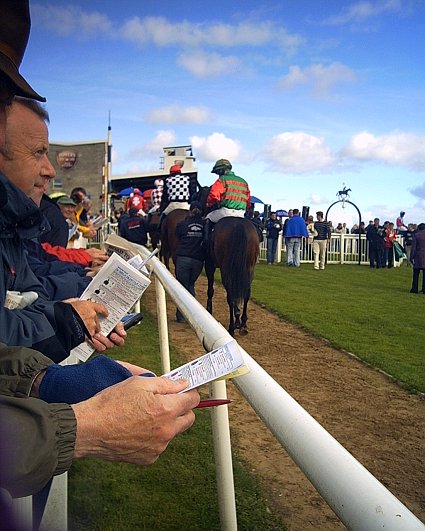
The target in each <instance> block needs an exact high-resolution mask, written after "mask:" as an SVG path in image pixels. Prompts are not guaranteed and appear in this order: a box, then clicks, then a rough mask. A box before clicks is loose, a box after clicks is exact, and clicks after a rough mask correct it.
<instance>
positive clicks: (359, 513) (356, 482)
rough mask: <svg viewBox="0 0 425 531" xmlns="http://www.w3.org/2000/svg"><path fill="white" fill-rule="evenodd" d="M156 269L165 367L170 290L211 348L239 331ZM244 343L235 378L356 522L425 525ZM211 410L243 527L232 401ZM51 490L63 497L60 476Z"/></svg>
mask: <svg viewBox="0 0 425 531" xmlns="http://www.w3.org/2000/svg"><path fill="white" fill-rule="evenodd" d="M138 247H139V249H140V251H141V253H142V255H144V256H147V254H148V253H149V251H148V250H147V249H146V248H145V247H142V246H138ZM149 269H150V270H151V272H152V273H153V275H154V276H155V285H156V289H157V313H158V325H159V334H160V352H161V362H162V369H163V372H166V371H168V370H169V369H170V361H169V344H168V325H167V313H166V297H165V293H166V292H167V293H168V295H169V297H170V298H171V299H172V301H173V303H174V304H176V305H177V306H178V307H179V309H180V311H181V312H182V314H183V315H184V317H185V319H186V321H187V322H188V323H189V324H190V326H191V327H192V329H193V331H194V332H195V334H196V335H197V337H198V339H199V341H200V343H201V345H202V346H203V347H204V348H205V349H206V350H208V351H209V350H213V349H214V348H216V347H219V346H221V345H223V344H224V343H226V342H228V341H229V340H230V339H232V338H231V336H230V335H229V334H228V332H227V330H225V328H224V327H223V326H222V325H221V324H220V323H218V322H217V321H216V320H215V319H214V318H213V317H212V316H211V315H210V314H209V313H208V312H207V311H206V309H205V308H204V307H203V306H202V305H201V304H200V303H199V302H198V301H197V300H196V299H194V298H193V297H192V296H191V295H190V293H189V292H188V291H187V290H186V289H184V288H183V286H182V285H181V284H180V283H179V282H178V281H177V280H176V279H175V278H174V277H173V275H172V274H171V273H170V272H169V271H168V270H167V269H166V268H165V266H164V265H163V264H162V263H161V262H160V261H159V260H158V259H157V258H153V259H152V260H151V262H150V265H149ZM241 350H242V352H243V354H244V357H245V361H246V363H247V365H248V366H249V368H250V372H249V373H248V374H246V375H244V376H239V377H238V378H235V379H233V383H234V384H235V385H236V387H237V388H238V389H239V391H240V392H241V393H242V395H243V396H244V397H245V399H246V400H247V401H248V403H249V404H250V405H251V406H252V407H253V408H254V410H255V411H256V413H257V414H258V416H259V417H260V418H261V419H262V421H263V422H264V424H265V425H266V426H267V427H268V428H269V429H270V431H271V432H272V433H273V435H274V436H275V437H276V439H277V440H278V441H279V442H280V444H281V445H282V446H283V448H284V449H285V450H286V452H287V453H288V454H289V455H290V457H291V458H292V459H293V460H294V462H295V463H296V464H297V465H298V466H299V468H300V469H301V470H302V471H303V472H304V474H305V475H306V476H307V477H308V478H309V480H310V481H311V483H312V484H313V486H314V487H315V488H316V490H317V491H318V492H319V493H320V494H321V496H322V497H323V498H324V499H325V501H326V502H327V503H328V505H329V506H330V507H331V508H332V509H333V511H334V512H335V513H336V515H337V516H338V517H339V518H340V520H341V521H342V522H343V523H344V524H345V525H346V526H347V527H348V528H349V529H354V530H359V531H364V530H365V529H367V530H372V529H388V530H394V531H410V530H425V525H424V524H423V523H422V522H421V521H420V520H419V519H418V518H417V517H416V516H415V515H414V514H413V513H411V512H410V511H409V510H408V509H407V507H405V506H404V505H403V504H402V503H401V502H400V501H399V500H398V499H397V498H396V497H395V496H394V495H393V494H391V492H389V491H388V490H387V489H386V488H385V487H384V486H383V485H382V484H381V483H380V482H379V481H378V480H377V479H376V478H375V477H374V476H372V474H370V472H368V471H367V470H366V469H365V468H364V467H363V466H362V465H361V464H360V463H359V462H358V461H357V460H356V459H355V458H354V457H353V456H352V455H351V454H350V453H349V452H348V451H347V450H345V449H344V448H343V447H342V446H341V445H340V444H339V443H338V442H337V441H336V440H335V439H334V438H333V437H332V436H331V435H330V434H329V433H328V432H327V431H326V430H325V429H324V428H323V427H322V426H321V425H320V424H319V423H318V422H317V421H316V420H315V419H314V418H313V417H311V415H310V414H309V413H308V412H307V411H306V410H304V409H303V408H302V407H301V406H300V405H299V404H298V403H297V402H296V401H295V400H294V399H293V398H292V397H291V396H290V395H289V394H288V393H287V392H286V391H285V390H284V389H283V388H282V387H281V386H280V385H279V384H278V383H277V382H276V381H275V380H274V379H273V378H272V377H271V376H270V375H269V374H268V373H267V372H266V371H265V370H264V369H263V368H262V367H261V366H260V365H259V364H258V363H257V362H256V361H255V360H254V359H253V358H252V357H251V356H250V355H249V354H248V353H247V352H246V351H245V350H243V349H241ZM210 394H211V396H212V397H213V398H226V383H225V382H224V381H219V382H213V383H212V384H211V385H210ZM277 406H278V407H277ZM211 414H212V429H213V437H214V454H215V463H216V477H217V485H218V487H217V490H218V499H219V508H220V521H221V528H222V529H223V530H226V531H237V517H236V504H235V495H234V484H233V469H232V456H231V441H230V428H229V419H228V410H227V406H220V407H218V408H213V410H212V411H211ZM62 483H63V482H62ZM60 488H61V489H62V492H61V496H62V497H61V498H60V497H59V499H61V500H62V503H61V504H59V503H57V504H56V508H55V511H54V513H53V518H52V511H49V510H48V509H49V502H48V505H47V510H46V513H45V515H44V517H43V523H44V522H45V521H49V523H50V527H49V529H50V528H52V529H53V528H58V529H59V528H60V529H66V526H64V525H63V524H62V525H60V527H54V523H55V521H57V520H58V518H59V519H60V518H63V515H64V514H65V515H66V497H67V493H66V488H64V486H63V484H62V485H61V487H60ZM50 496H56V498H58V494H57V492H55V490H54V484H53V487H52V489H51V495H50ZM49 500H50V497H49ZM64 507H65V511H64V510H63V508H64ZM59 509H60V510H59ZM55 514H56V518H55V516H54V515H55ZM42 528H43V526H42ZM45 529H47V527H45Z"/></svg>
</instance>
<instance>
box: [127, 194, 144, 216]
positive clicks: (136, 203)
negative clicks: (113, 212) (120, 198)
mask: <svg viewBox="0 0 425 531" xmlns="http://www.w3.org/2000/svg"><path fill="white" fill-rule="evenodd" d="M131 208H135V209H137V212H138V213H139V214H140V215H141V216H146V212H145V209H146V200H145V198H144V197H143V196H142V194H141V193H140V190H139V189H138V188H135V189H134V190H133V193H132V194H130V198H129V199H128V200H127V203H126V205H125V209H126V211H127V212H130V209H131Z"/></svg>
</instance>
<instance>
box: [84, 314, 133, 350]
mask: <svg viewBox="0 0 425 531" xmlns="http://www.w3.org/2000/svg"><path fill="white" fill-rule="evenodd" d="M126 337H127V332H126V331H125V330H124V324H123V323H122V322H121V321H120V322H119V323H118V324H117V325H116V327H115V328H114V330H113V331H112V332H111V333H110V334H109V335H108V337H106V336H104V335H103V334H101V333H100V332H97V333H96V334H94V335H93V336H92V338H91V341H92V343H93V346H94V347H95V348H96V350H97V351H98V352H103V351H104V350H106V349H108V348H114V347H115V346H121V345H124V342H125V338H126Z"/></svg>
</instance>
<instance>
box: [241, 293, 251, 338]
mask: <svg viewBox="0 0 425 531" xmlns="http://www.w3.org/2000/svg"><path fill="white" fill-rule="evenodd" d="M248 301H249V296H248V297H246V298H245V299H244V301H243V311H242V322H241V326H240V328H239V335H241V336H246V335H247V333H248V327H247V325H246V322H247V321H248Z"/></svg>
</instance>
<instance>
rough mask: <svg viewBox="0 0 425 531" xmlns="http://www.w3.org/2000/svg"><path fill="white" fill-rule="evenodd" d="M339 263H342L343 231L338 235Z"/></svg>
mask: <svg viewBox="0 0 425 531" xmlns="http://www.w3.org/2000/svg"><path fill="white" fill-rule="evenodd" d="M339 263H340V264H343V263H344V233H343V232H341V234H340V235H339Z"/></svg>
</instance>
